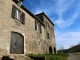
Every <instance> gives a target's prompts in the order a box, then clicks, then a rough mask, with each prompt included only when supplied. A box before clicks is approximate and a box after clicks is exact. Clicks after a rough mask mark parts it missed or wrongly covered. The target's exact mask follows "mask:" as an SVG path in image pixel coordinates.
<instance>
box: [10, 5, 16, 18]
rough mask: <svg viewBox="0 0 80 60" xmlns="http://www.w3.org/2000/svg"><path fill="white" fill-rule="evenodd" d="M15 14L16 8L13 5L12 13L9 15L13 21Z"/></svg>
mask: <svg viewBox="0 0 80 60" xmlns="http://www.w3.org/2000/svg"><path fill="white" fill-rule="evenodd" d="M15 12H16V7H15V6H14V5H12V13H11V17H12V18H13V19H15Z"/></svg>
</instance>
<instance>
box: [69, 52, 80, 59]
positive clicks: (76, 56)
mask: <svg viewBox="0 0 80 60" xmlns="http://www.w3.org/2000/svg"><path fill="white" fill-rule="evenodd" d="M68 60H80V52H78V53H69V57H68Z"/></svg>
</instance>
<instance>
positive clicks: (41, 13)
mask: <svg viewBox="0 0 80 60" xmlns="http://www.w3.org/2000/svg"><path fill="white" fill-rule="evenodd" d="M38 15H44V16H45V17H46V18H47V19H48V20H49V21H50V22H51V23H52V25H53V26H54V24H53V22H52V21H51V20H50V19H49V18H48V17H47V15H46V14H45V13H44V12H42V13H39V14H37V15H36V16H38Z"/></svg>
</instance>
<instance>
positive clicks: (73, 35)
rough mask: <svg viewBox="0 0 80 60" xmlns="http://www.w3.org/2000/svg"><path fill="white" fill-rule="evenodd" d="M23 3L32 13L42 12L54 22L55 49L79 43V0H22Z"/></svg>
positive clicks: (66, 47)
mask: <svg viewBox="0 0 80 60" xmlns="http://www.w3.org/2000/svg"><path fill="white" fill-rule="evenodd" d="M23 5H24V6H25V7H26V8H27V9H28V10H30V11H31V12H32V13H33V14H34V15H35V14H38V13H41V12H44V13H45V14H46V15H47V16H48V17H49V18H50V20H51V21H52V22H53V23H54V24H55V26H54V31H55V38H56V47H57V50H59V49H60V48H61V47H63V48H64V49H68V48H70V47H71V46H74V45H76V44H79V43H80V0H24V2H23Z"/></svg>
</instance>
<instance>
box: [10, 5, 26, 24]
mask: <svg viewBox="0 0 80 60" xmlns="http://www.w3.org/2000/svg"><path fill="white" fill-rule="evenodd" d="M11 17H12V18H13V19H16V20H18V21H20V22H21V23H22V24H25V14H24V13H23V12H21V11H20V10H19V9H17V8H16V7H15V6H14V5H12V15H11Z"/></svg>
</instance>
